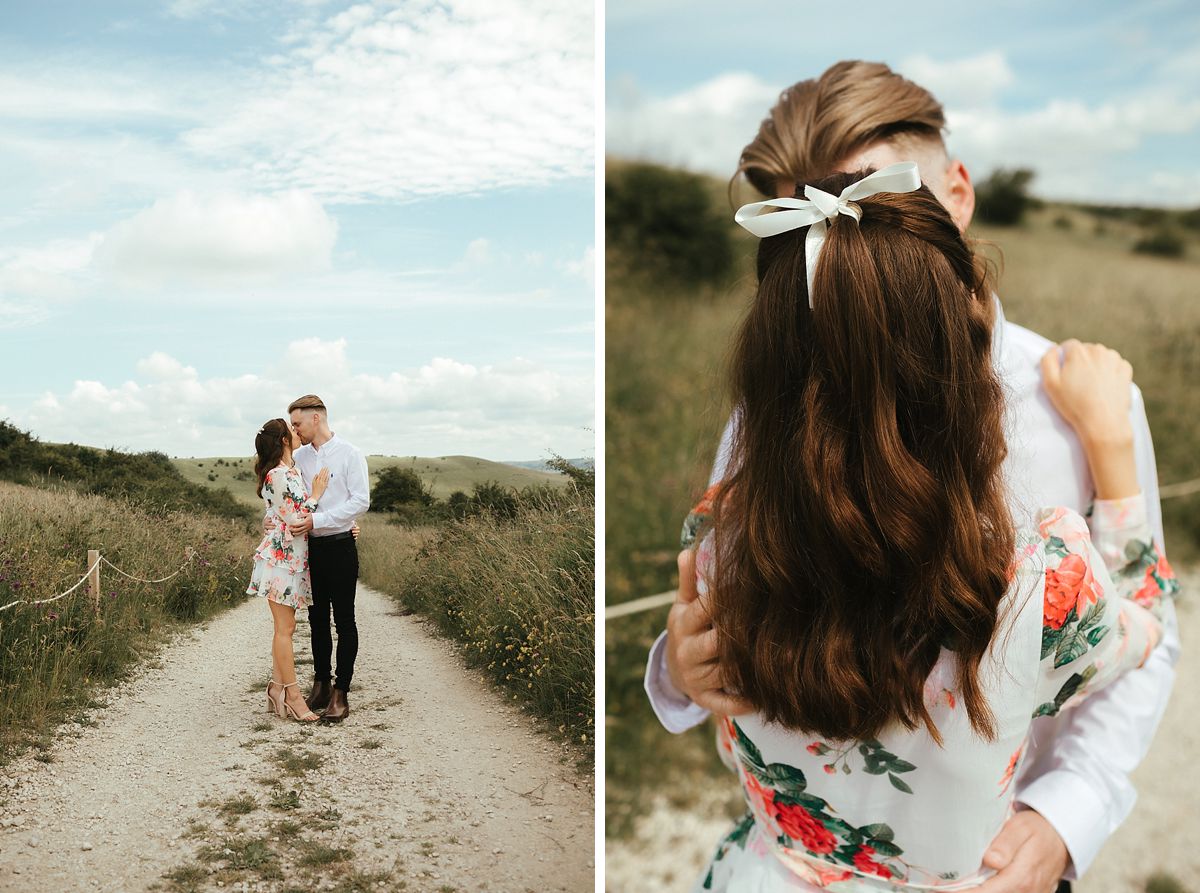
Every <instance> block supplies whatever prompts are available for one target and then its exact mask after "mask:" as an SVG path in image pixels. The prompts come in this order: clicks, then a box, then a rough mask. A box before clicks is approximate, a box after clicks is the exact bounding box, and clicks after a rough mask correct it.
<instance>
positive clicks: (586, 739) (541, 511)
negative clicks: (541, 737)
mask: <svg viewBox="0 0 1200 893" xmlns="http://www.w3.org/2000/svg"><path fill="white" fill-rule="evenodd" d="M367 521H368V526H366V527H364V532H363V537H362V540H361V543H362V549H363V552H362V568H363V579H364V581H365V582H367V583H368V585H371V586H373V587H374V588H377V589H379V590H380V591H382V592H386V593H388V594H390V595H392V596H393V597H395V598H396V599H397V600H398V601H399V602H401V604H402V605H403V606H404V607H405V608H406V609H409V610H413V611H416V612H418V613H420V614H422V615H424V616H426V617H429V618H430V619H431V620H433V621H434V622H436V623H437V624H438V627H439V628H440V629H441V630H442V631H443V632H445V633H447V634H449V635H450V636H452V637H453V638H455V639H457V640H458V641H460V642H462V643H463V645H464V650H463V653H464V656H465V657H466V659H467V661H468V663H471V664H472V665H474V666H478V667H479V668H481V669H482V670H484V671H485V672H486V673H487V674H488V675H489V676H490V677H491V678H492V679H493V680H494V681H495V682H497V683H498V684H500V685H501V686H502V687H504V688H505V689H506V690H507V692H508V693H509V696H510V697H511V698H512V699H513V700H515V701H517V702H519V703H522V704H524V705H526V706H528V707H529V708H531V709H532V710H533V711H534V712H536V713H537V714H538V715H540V716H542V717H543V718H545V719H546V720H547V721H548V722H549V723H550V726H551V728H553V729H557V730H558V732H559V733H561V734H562V735H563V736H564V737H565V738H566V739H568V740H570V741H571V742H573V744H574V745H576V746H577V747H578V748H580V749H581V750H582V751H583V753H584V758H585V759H590V754H591V752H592V748H593V746H594V737H595V736H594V729H593V725H594V721H593V703H594V698H595V660H594V656H593V655H594V651H593V648H594V641H595V617H594V612H595V595H594V591H595V569H594V549H595V545H594V543H595V539H594V536H595V531H594V524H595V513H594V509H593V506H592V503H591V500H590V498H585V497H582V496H562V497H561V498H552V499H539V498H534V499H532V500H526V501H525V502H523V503H522V505H521V507H520V510H519V512H518V516H517V518H516V519H515V520H511V521H502V520H497V519H495V518H493V517H492V516H489V515H483V516H478V517H471V518H467V519H465V520H462V521H453V522H449V523H447V524H445V525H443V526H442V527H440V528H426V529H416V530H414V529H408V528H404V527H401V526H399V525H395V524H386V523H379V522H378V521H376V520H375V519H373V518H368V519H367Z"/></svg>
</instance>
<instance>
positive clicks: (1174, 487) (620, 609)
mask: <svg viewBox="0 0 1200 893" xmlns="http://www.w3.org/2000/svg"><path fill="white" fill-rule="evenodd" d="M1193 493H1200V478H1193V479H1192V480H1190V481H1182V482H1180V483H1178V484H1167V485H1165V486H1163V487H1159V489H1158V498H1159V500H1160V501H1161V500H1163V499H1175V498H1176V497H1178V496H1190V495H1192V494H1193ZM674 601H675V590H671V591H670V592H659V593H657V594H655V595H646V596H643V597H641V598H635V599H632V600H630V601H627V602H621V603H620V604H618V605H611V606H609V607H606V608H605V609H604V619H605V620H606V621H607V620H614V619H616V618H617V617H628V616H629V615H630V614H640V613H642V611H653V610H654V609H655V608H662V607H665V606H667V605H669V604H671V603H672V602H674ZM0 610H3V609H0Z"/></svg>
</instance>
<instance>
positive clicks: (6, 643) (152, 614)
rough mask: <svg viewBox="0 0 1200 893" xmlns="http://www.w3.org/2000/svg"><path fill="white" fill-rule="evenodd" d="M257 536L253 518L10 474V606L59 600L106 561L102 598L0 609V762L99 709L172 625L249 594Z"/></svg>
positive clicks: (1, 487)
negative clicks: (95, 563) (96, 556)
mask: <svg viewBox="0 0 1200 893" xmlns="http://www.w3.org/2000/svg"><path fill="white" fill-rule="evenodd" d="M255 543H256V540H255V538H254V537H253V536H252V535H251V533H250V532H249V530H248V528H247V525H246V522H245V521H244V520H243V521H238V520H233V519H223V518H217V517H212V516H208V515H204V514H201V513H197V512H188V513H186V514H168V515H166V516H163V515H161V514H160V513H152V512H150V511H148V510H144V509H138V508H136V507H135V506H133V505H131V504H130V503H129V502H127V501H124V500H122V499H114V498H108V497H103V496H95V495H89V494H81V493H79V492H77V491H76V490H74V489H72V488H46V487H41V486H27V485H22V484H14V483H8V482H3V481H0V604H8V603H9V602H11V601H15V600H18V599H38V598H48V597H50V596H53V595H56V594H57V593H60V592H63V591H65V590H66V589H68V588H69V587H71V586H73V585H74V584H75V583H76V581H77V580H79V578H80V577H81V576H82V575H83V573H84V571H85V570H86V569H87V552H88V550H89V549H99V550H100V552H101V554H102V555H104V556H105V557H106V558H108V559H109V560H110V561H112V562H113V563H114V564H116V565H117V566H118V567H120V568H122V569H123V570H125V571H127V572H128V573H131V574H133V575H135V576H140V577H146V578H151V579H153V578H157V577H161V576H164V575H166V574H169V573H171V572H173V571H175V570H176V568H178V567H179V566H180V565H182V564H184V562H185V550H186V549H187V548H192V549H194V550H195V555H196V558H195V559H194V560H193V561H192V562H191V563H190V564H187V565H186V567H185V569H184V570H183V572H182V573H180V574H179V575H178V576H176V577H174V578H173V579H171V580H169V581H167V582H165V583H161V584H141V583H134V582H131V581H129V580H126V579H125V578H123V577H120V576H118V575H117V573H116V572H115V571H112V570H111V569H109V568H107V566H104V565H102V566H101V572H100V598H99V601H98V603H97V605H96V606H94V605H93V602H92V600H91V598H90V597H89V595H88V593H87V589H86V584H85V586H84V587H81V588H80V589H78V590H76V591H75V592H74V593H73V594H71V595H68V596H66V597H64V598H62V599H59V600H58V601H55V602H52V603H50V604H45V605H36V606H35V605H18V606H16V607H13V608H9V609H8V610H6V611H4V612H3V613H0V764H3V763H4V762H6V761H8V760H9V759H11V758H12V757H13V756H14V755H15V754H17V753H19V752H22V751H23V750H24V749H25V748H26V747H28V746H29V745H30V744H31V743H33V742H35V741H38V740H44V739H46V736H47V734H48V732H49V731H50V730H51V729H53V728H54V726H55V725H56V724H57V723H59V722H62V721H64V720H66V719H68V718H70V717H72V716H75V715H77V714H78V713H79V712H80V711H81V710H84V709H87V708H89V707H91V706H93V705H94V704H95V703H96V702H95V700H94V698H95V695H96V694H97V693H98V692H99V691H100V690H101V689H102V687H104V686H108V685H112V684H114V683H116V682H118V681H120V680H121V679H124V678H125V676H126V675H127V674H128V673H129V671H130V670H131V669H132V668H133V667H134V666H135V665H137V664H138V663H140V662H141V661H143V660H144V659H146V658H147V657H148V656H150V655H151V654H152V653H153V651H154V649H155V648H156V647H157V646H158V645H159V644H160V643H162V642H163V641H164V640H165V639H166V638H167V637H168V636H169V635H170V634H171V633H172V632H174V631H176V630H179V629H182V628H184V627H186V626H189V625H191V624H193V623H195V622H197V621H200V620H203V619H205V618H208V617H212V616H214V615H215V614H217V613H219V612H220V611H223V610H225V609H226V608H228V607H230V606H233V605H236V604H240V603H241V601H242V600H243V599H244V598H245V594H244V593H245V588H246V581H247V580H248V579H249V574H250V567H251V566H250V555H251V553H252V552H253V549H254V546H255Z"/></svg>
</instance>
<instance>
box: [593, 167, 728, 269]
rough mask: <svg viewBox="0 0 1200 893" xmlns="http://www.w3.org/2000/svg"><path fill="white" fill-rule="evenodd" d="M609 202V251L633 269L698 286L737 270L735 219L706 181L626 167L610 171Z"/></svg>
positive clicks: (662, 169) (659, 169) (606, 216)
mask: <svg viewBox="0 0 1200 893" xmlns="http://www.w3.org/2000/svg"><path fill="white" fill-rule="evenodd" d="M604 197H605V206H604V219H605V240H606V242H607V251H608V252H609V254H610V255H613V254H616V255H619V256H620V257H621V258H623V260H624V261H625V262H626V263H628V264H629V265H630V266H631V268H633V269H636V270H638V271H639V272H641V273H644V274H645V275H647V276H662V277H666V278H668V279H672V280H675V281H677V282H683V283H692V284H695V283H701V282H715V281H718V280H721V279H724V278H725V277H727V276H728V275H729V274H730V272H731V271H732V269H733V259H734V258H733V245H732V242H731V240H730V232H731V228H732V222H731V220H730V215H728V214H727V213H726V212H725V211H724V210H722V209H721V208H720V207H719V206H718V205H717V203H716V202H714V201H713V197H712V195H711V192H710V190H709V187H708V186H707V184H706V181H705V179H704V178H702V177H699V176H696V175H695V174H690V173H687V172H686V171H680V170H672V169H670V168H665V167H659V166H658V165H654V164H629V165H620V166H615V167H612V168H610V169H609V170H608V173H607V176H606V181H605V186H604Z"/></svg>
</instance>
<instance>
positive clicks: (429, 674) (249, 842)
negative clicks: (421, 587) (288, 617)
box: [0, 586, 595, 893]
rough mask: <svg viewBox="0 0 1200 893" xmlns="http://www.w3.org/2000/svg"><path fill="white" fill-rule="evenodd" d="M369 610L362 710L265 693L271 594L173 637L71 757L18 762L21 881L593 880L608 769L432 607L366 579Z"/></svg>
mask: <svg viewBox="0 0 1200 893" xmlns="http://www.w3.org/2000/svg"><path fill="white" fill-rule="evenodd" d="M357 617H358V626H359V638H360V645H359V657H358V662H357V664H356V668H355V678H354V689H353V691H352V692H351V693H350V707H351V715H350V717H349V718H348V719H347V720H346V721H345V722H343V723H342V724H341V725H328V726H327V725H316V726H302V725H301V724H299V723H296V722H285V721H283V720H280V719H278V718H276V717H274V716H271V715H269V714H268V713H267V712H266V699H265V696H264V694H263V688H264V686H265V683H266V680H267V678H268V675H269V671H270V653H269V641H270V633H271V624H270V619H269V616H268V612H267V607H266V605H265V604H264V603H263V602H262V600H260V599H253V600H250V601H248V602H246V603H245V604H243V605H240V606H239V607H237V608H235V609H233V610H231V611H229V612H228V613H226V614H224V615H223V616H221V617H219V618H217V619H215V620H213V621H211V622H209V623H208V624H206V625H204V626H202V627H198V628H197V629H196V630H194V631H192V632H191V633H188V634H185V635H183V636H181V637H180V638H179V639H177V640H176V641H175V642H173V643H172V644H170V645H168V646H167V647H165V648H164V649H163V650H162V651H161V652H160V653H159V655H158V656H157V658H156V659H155V660H153V661H151V663H150V664H149V665H148V666H146V667H144V668H143V669H141V670H140V671H139V672H138V673H137V675H136V676H135V677H134V678H133V679H132V680H131V681H130V682H129V683H127V684H125V685H123V686H121V687H120V688H119V689H118V690H116V691H115V692H113V695H112V696H111V698H110V700H109V702H108V704H107V706H106V707H104V708H101V709H95V710H93V711H91V712H90V721H93V722H94V725H88V724H86V723H87V722H88V721H89V720H85V724H84V725H74V726H69V727H67V728H66V729H65V732H66V734H65V735H63V736H62V737H61V739H60V741H59V742H58V743H57V744H56V746H55V747H54V749H53V750H52V751H51V752H50V755H49V756H50V757H51V758H52V760H53V761H52V762H41V761H39V759H38V758H35V756H33V755H28V756H26V757H23V758H22V759H21V760H19V761H17V762H16V763H14V764H12V765H10V766H8V767H7V768H6V769H4V770H3V777H2V780H0V890H4V891H9V890H12V891H54V893H58V891H73V890H86V891H141V890H147V889H159V890H163V891H185V890H217V889H223V890H231V889H232V890H263V891H306V890H342V891H347V893H349V891H368V890H372V891H373V890H380V891H384V890H411V891H417V890H437V891H446V893H449V891H458V890H461V891H538V893H541V891H585V890H592V889H593V884H594V881H593V878H594V875H595V868H594V864H593V863H594V858H593V853H594V849H593V803H594V792H593V790H592V787H593V785H592V779H591V776H590V775H589V774H580V773H579V772H578V771H577V770H576V769H575V768H574V765H573V763H572V761H571V759H570V755H569V754H567V753H566V752H565V751H562V750H560V748H559V747H558V746H557V745H555V744H552V743H551V742H549V741H548V740H547V739H546V738H545V737H544V736H542V735H540V734H538V733H537V732H535V731H534V728H533V723H532V721H531V720H530V719H529V717H527V716H526V715H525V714H523V713H522V712H520V711H519V710H518V709H516V708H515V707H510V706H509V705H507V704H506V703H504V701H503V696H502V695H501V694H499V693H497V692H496V691H495V690H494V689H492V688H489V687H488V686H487V685H486V684H485V683H484V682H483V681H482V680H481V679H479V678H478V676H477V675H476V674H474V673H473V672H472V671H470V670H468V669H466V668H465V667H464V665H463V664H462V662H461V661H460V660H459V658H458V656H457V654H456V649H455V647H454V646H453V645H451V644H449V643H447V642H445V641H443V640H441V639H439V638H437V637H435V636H433V635H431V634H430V633H429V632H427V630H426V627H425V624H423V623H422V622H421V621H420V620H419V619H418V618H416V617H412V616H408V617H405V616H400V615H399V614H398V613H397V611H396V605H395V603H394V602H392V601H390V600H389V599H387V598H385V597H384V596H382V595H380V594H378V593H376V592H373V591H372V590H370V589H367V588H365V587H362V586H360V587H359V590H358V597H357ZM307 639H308V627H307V625H306V624H305V623H301V624H300V626H299V627H298V629H297V631H296V651H297V662H298V670H299V675H300V679H301V680H302V682H304V683H305V684H307V681H308V679H309V678H310V677H311V657H310V652H309V648H308V641H307ZM43 759H45V757H43Z"/></svg>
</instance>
